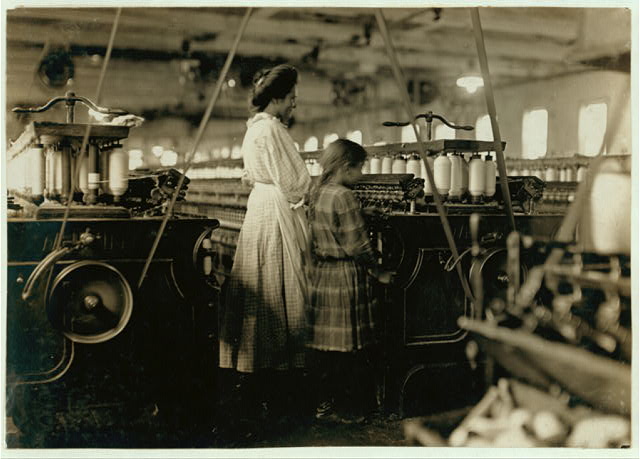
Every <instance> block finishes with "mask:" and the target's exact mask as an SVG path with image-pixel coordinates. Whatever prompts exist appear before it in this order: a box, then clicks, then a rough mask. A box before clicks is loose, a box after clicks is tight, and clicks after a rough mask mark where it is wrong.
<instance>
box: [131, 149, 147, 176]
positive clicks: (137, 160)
mask: <svg viewBox="0 0 640 459" xmlns="http://www.w3.org/2000/svg"><path fill="white" fill-rule="evenodd" d="M142 156H143V155H142V150H139V149H135V150H129V170H130V171H132V170H134V169H137V168H138V167H140V166H142V164H144V161H143V160H142Z"/></svg>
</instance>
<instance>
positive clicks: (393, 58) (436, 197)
mask: <svg viewBox="0 0 640 459" xmlns="http://www.w3.org/2000/svg"><path fill="white" fill-rule="evenodd" d="M375 15H376V20H377V22H378V28H379V29H380V32H381V34H382V38H383V39H384V44H385V46H386V48H387V55H388V56H389V61H390V62H391V69H392V70H393V74H394V76H395V78H396V83H397V85H398V89H399V91H400V95H401V97H402V101H403V103H404V108H405V110H406V111H407V115H408V117H409V119H410V120H413V121H412V122H411V127H412V128H413V131H414V133H415V136H416V140H417V143H418V147H419V149H420V157H421V158H422V161H423V162H424V165H425V168H426V171H427V179H428V180H429V183H430V184H431V189H432V190H433V201H434V202H435V204H436V209H437V210H438V216H439V217H440V221H441V222H442V228H443V229H444V234H445V236H446V238H447V243H448V244H449V249H450V250H451V254H452V256H453V257H454V259H457V258H458V257H459V256H460V255H459V254H458V249H457V248H456V244H455V240H454V238H453V233H452V231H451V227H450V226H449V220H448V219H447V215H446V213H445V210H444V206H443V205H442V198H441V197H440V193H438V190H437V189H436V187H435V180H434V177H433V171H432V170H431V166H429V161H428V160H427V153H426V150H425V147H424V144H423V143H422V139H421V137H420V135H419V133H418V128H417V127H416V123H415V118H416V117H415V110H414V109H413V106H412V104H411V99H410V98H409V94H408V93H407V90H406V88H407V85H406V80H405V78H404V75H403V74H402V69H401V68H400V64H399V62H398V57H397V55H396V52H395V49H394V48H393V43H392V42H391V37H390V35H389V31H388V29H387V22H386V20H385V18H384V15H383V14H382V9H380V8H378V9H377V10H376V13H375ZM456 271H457V272H458V277H460V283H461V284H462V288H463V290H464V293H465V296H466V297H467V298H468V299H469V300H470V301H471V302H472V303H473V295H472V293H471V288H470V287H469V283H468V282H467V278H466V277H465V275H464V274H463V273H462V266H461V265H460V263H458V264H456Z"/></svg>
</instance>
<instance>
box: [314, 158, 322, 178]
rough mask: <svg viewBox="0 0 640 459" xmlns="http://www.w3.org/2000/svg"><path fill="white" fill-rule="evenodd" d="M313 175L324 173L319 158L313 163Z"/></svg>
mask: <svg viewBox="0 0 640 459" xmlns="http://www.w3.org/2000/svg"><path fill="white" fill-rule="evenodd" d="M311 175H313V176H314V177H315V176H318V175H322V167H321V166H320V163H319V162H318V160H314V161H313V165H312V166H311Z"/></svg>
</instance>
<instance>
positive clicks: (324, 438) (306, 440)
mask: <svg viewBox="0 0 640 459" xmlns="http://www.w3.org/2000/svg"><path fill="white" fill-rule="evenodd" d="M402 422H403V421H402V420H400V419H398V418H396V417H394V416H391V417H389V416H382V415H376V416H373V417H372V418H370V419H369V420H368V421H367V422H366V423H362V424H358V425H341V424H335V423H329V422H325V421H317V420H315V419H313V418H312V417H311V418H307V419H300V418H297V419H294V418H291V419H286V420H283V421H280V422H271V423H263V424H262V425H259V424H254V425H249V424H247V425H245V426H241V427H239V428H223V427H218V426H211V427H205V426H202V425H201V426H199V427H198V428H194V426H193V425H189V424H187V425H184V426H182V427H181V426H175V425H174V426H170V425H167V424H165V425H162V426H161V425H160V424H161V423H162V421H150V422H149V424H148V425H147V426H146V427H148V429H147V428H141V426H139V425H138V426H131V428H130V429H126V428H110V429H101V430H100V431H96V430H94V431H75V432H72V431H67V432H64V433H58V434H54V435H52V434H49V435H40V434H38V433H35V434H31V435H30V436H28V437H27V436H25V435H22V434H21V433H20V432H19V431H18V430H17V429H15V428H13V427H12V422H11V421H10V419H9V420H8V422H7V425H8V427H9V428H8V429H7V437H6V440H7V443H6V444H7V447H8V448H64V449H66V448H74V449H75V448H101V449H102V448H202V449H205V448H281V447H322V446H334V447H341V446H404V445H406V444H407V443H406V441H405V439H404V434H403V429H402Z"/></svg>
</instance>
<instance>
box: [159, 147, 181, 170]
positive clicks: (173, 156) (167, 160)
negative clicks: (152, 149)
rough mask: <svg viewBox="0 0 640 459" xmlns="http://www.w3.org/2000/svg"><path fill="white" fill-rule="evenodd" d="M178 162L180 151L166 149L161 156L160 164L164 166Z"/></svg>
mask: <svg viewBox="0 0 640 459" xmlns="http://www.w3.org/2000/svg"><path fill="white" fill-rule="evenodd" d="M177 162H178V153H176V152H175V151H173V150H164V151H163V152H162V156H160V164H162V165H163V166H164V167H168V166H175V165H176V163H177Z"/></svg>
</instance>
